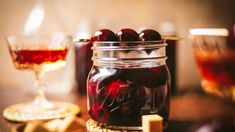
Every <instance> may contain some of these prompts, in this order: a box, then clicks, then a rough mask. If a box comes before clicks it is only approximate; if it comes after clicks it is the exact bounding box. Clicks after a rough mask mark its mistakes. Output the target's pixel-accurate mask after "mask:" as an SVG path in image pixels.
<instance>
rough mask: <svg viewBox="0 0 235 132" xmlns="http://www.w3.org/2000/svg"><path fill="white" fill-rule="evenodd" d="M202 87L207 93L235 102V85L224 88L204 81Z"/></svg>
mask: <svg viewBox="0 0 235 132" xmlns="http://www.w3.org/2000/svg"><path fill="white" fill-rule="evenodd" d="M201 85H202V87H203V90H204V91H206V92H207V93H210V94H214V95H217V96H219V97H222V98H225V99H228V100H232V101H235V85H232V86H223V85H220V84H218V83H215V82H211V81H207V80H202V82H201Z"/></svg>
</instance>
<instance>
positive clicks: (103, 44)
mask: <svg viewBox="0 0 235 132" xmlns="http://www.w3.org/2000/svg"><path fill="white" fill-rule="evenodd" d="M165 46H167V43H166V42H165V41H164V40H159V41H95V42H94V43H93V49H94V48H99V49H106V48H108V49H118V48H121V49H149V48H161V47H165Z"/></svg>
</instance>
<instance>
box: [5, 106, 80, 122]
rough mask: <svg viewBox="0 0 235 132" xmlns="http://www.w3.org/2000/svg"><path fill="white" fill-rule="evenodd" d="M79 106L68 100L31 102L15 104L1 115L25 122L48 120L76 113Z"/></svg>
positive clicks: (11, 119)
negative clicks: (40, 103) (38, 103)
mask: <svg viewBox="0 0 235 132" xmlns="http://www.w3.org/2000/svg"><path fill="white" fill-rule="evenodd" d="M79 112H80V108H79V107H78V106H77V105H75V104H72V103H68V102H51V103H50V104H47V105H46V106H40V105H37V104H35V103H33V102H28V103H21V104H15V105H11V106H9V107H7V108H6V109H4V111H3V116H4V117H5V118H6V119H7V120H10V121H17V122H27V121H32V120H49V119H55V118H63V117H66V116H68V115H76V114H78V113H79Z"/></svg>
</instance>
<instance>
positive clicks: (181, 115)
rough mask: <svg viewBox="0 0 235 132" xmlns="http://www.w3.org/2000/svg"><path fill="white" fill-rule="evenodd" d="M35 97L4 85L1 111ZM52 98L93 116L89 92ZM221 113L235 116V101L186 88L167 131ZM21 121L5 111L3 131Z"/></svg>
mask: <svg viewBox="0 0 235 132" xmlns="http://www.w3.org/2000/svg"><path fill="white" fill-rule="evenodd" d="M32 98H33V96H32V95H31V94H29V93H23V92H19V91H18V90H11V89H4V88H1V87H0V112H1V113H2V111H3V109H4V108H6V107H7V106H9V105H11V104H15V103H19V102H25V101H30V100H32ZM49 100H63V101H69V102H73V103H75V104H77V105H78V106H79V107H80V109H81V113H80V115H79V116H81V118H83V119H84V120H88V119H89V118H90V117H89V115H88V113H87V97H86V95H78V94H76V92H73V93H71V95H63V96H62V95H60V96H57V97H55V96H49ZM221 115H223V116H224V115H227V116H230V117H235V103H233V102H229V101H225V100H222V99H220V98H218V97H215V96H210V95H207V94H205V93H204V92H202V91H200V90H199V91H198V90H196V91H195V90H194V91H186V92H182V93H179V94H176V95H174V96H172V97H171V106H170V119H169V128H168V130H167V131H169V132H171V131H174V130H177V131H178V130H180V131H182V132H184V131H188V130H189V129H190V127H193V126H194V125H195V124H197V122H201V121H205V120H210V119H213V118H215V117H219V116H221ZM17 124H18V123H12V122H9V121H7V120H5V119H4V118H3V116H2V114H1V117H0V132H1V131H4V132H5V131H10V130H11V128H12V127H14V126H15V125H17Z"/></svg>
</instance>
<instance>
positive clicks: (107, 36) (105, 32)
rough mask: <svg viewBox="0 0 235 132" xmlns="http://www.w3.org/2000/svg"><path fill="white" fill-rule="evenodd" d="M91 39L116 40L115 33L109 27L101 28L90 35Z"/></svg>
mask: <svg viewBox="0 0 235 132" xmlns="http://www.w3.org/2000/svg"><path fill="white" fill-rule="evenodd" d="M91 39H92V41H117V36H116V34H115V33H114V32H113V31H111V30H109V29H101V30H98V31H96V32H95V33H94V34H93V35H92V38H91Z"/></svg>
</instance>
